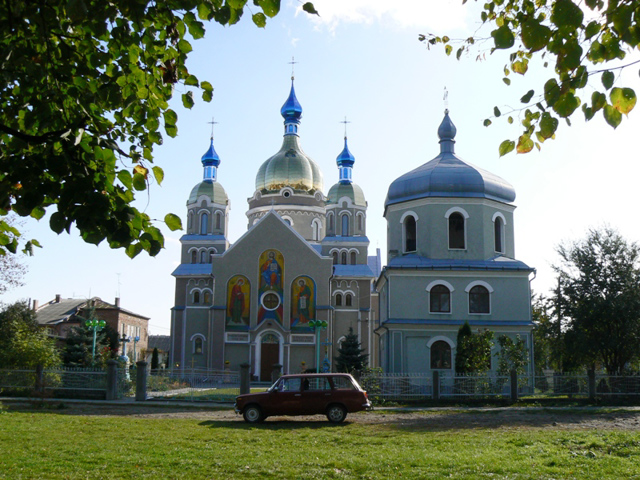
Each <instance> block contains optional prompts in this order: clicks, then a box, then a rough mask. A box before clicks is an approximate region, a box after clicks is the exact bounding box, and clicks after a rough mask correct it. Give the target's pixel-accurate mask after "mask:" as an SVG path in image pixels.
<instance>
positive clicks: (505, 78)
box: [502, 77, 511, 85]
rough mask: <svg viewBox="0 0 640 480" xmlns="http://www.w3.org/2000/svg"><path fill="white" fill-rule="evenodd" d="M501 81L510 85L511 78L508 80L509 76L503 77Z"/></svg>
mask: <svg viewBox="0 0 640 480" xmlns="http://www.w3.org/2000/svg"><path fill="white" fill-rule="evenodd" d="M502 81H503V82H504V83H505V84H506V85H511V80H510V79H509V78H507V77H504V78H503V79H502Z"/></svg>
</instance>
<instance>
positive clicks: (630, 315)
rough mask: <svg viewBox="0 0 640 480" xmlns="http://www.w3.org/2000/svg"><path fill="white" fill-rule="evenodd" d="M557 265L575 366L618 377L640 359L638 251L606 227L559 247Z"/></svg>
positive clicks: (638, 249) (639, 255)
mask: <svg viewBox="0 0 640 480" xmlns="http://www.w3.org/2000/svg"><path fill="white" fill-rule="evenodd" d="M557 251H558V254H559V256H560V263H559V264H558V265H555V266H554V270H555V271H556V273H557V275H558V281H559V284H560V287H561V292H562V296H563V297H564V299H565V303H566V305H567V307H566V308H567V312H566V313H567V316H568V317H569V322H568V326H567V331H566V334H565V344H566V346H567V347H568V348H570V349H571V354H572V355H573V358H574V361H575V362H576V363H579V364H581V365H583V366H588V367H593V366H594V365H595V364H597V363H599V364H601V365H602V366H604V368H605V369H606V370H607V372H608V373H609V374H620V373H622V371H623V370H624V368H625V366H626V365H627V364H629V363H630V362H632V361H635V360H637V359H638V358H640V351H639V350H638V344H639V342H640V247H639V246H638V245H637V244H636V243H629V242H627V241H626V240H625V239H624V238H623V237H622V236H621V235H620V234H619V233H618V232H616V231H615V230H613V229H611V228H609V227H605V228H601V229H591V230H589V232H588V234H587V236H586V238H585V239H583V240H581V241H577V242H573V243H570V244H567V245H560V246H558V248H557Z"/></svg>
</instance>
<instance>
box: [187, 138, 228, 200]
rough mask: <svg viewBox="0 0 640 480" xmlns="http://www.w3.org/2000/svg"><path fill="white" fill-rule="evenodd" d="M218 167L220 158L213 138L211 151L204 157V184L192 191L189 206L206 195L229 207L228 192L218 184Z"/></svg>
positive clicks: (201, 183) (198, 185)
mask: <svg viewBox="0 0 640 480" xmlns="http://www.w3.org/2000/svg"><path fill="white" fill-rule="evenodd" d="M218 165H220V157H219V156H218V154H217V153H216V149H215V148H213V138H211V145H210V146H209V150H207V151H206V153H205V154H204V155H203V156H202V167H203V170H204V172H203V175H202V182H200V183H199V184H197V185H196V186H195V187H193V189H192V190H191V195H189V200H187V205H189V204H192V203H195V202H197V201H198V198H199V197H200V196H201V195H206V196H207V197H209V198H210V199H211V201H212V202H213V203H216V204H219V205H227V204H228V203H229V197H228V196H227V192H225V190H224V188H223V187H222V185H220V184H219V183H218V182H217V176H218Z"/></svg>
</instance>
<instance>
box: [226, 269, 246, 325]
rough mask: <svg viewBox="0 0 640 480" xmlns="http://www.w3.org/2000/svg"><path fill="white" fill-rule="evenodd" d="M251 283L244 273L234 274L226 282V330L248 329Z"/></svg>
mask: <svg viewBox="0 0 640 480" xmlns="http://www.w3.org/2000/svg"><path fill="white" fill-rule="evenodd" d="M250 305H251V285H250V284H249V279H248V278H247V277H245V276H244V275H235V276H233V277H231V278H230V279H229V283H228V284H227V322H226V324H227V330H248V329H249V322H250V316H249V313H250Z"/></svg>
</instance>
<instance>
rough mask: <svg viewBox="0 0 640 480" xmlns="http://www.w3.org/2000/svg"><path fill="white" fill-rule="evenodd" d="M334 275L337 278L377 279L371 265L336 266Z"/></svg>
mask: <svg viewBox="0 0 640 480" xmlns="http://www.w3.org/2000/svg"><path fill="white" fill-rule="evenodd" d="M333 275H334V276H336V277H372V278H373V277H375V274H374V273H373V271H372V270H371V268H370V267H369V265H334V266H333Z"/></svg>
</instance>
